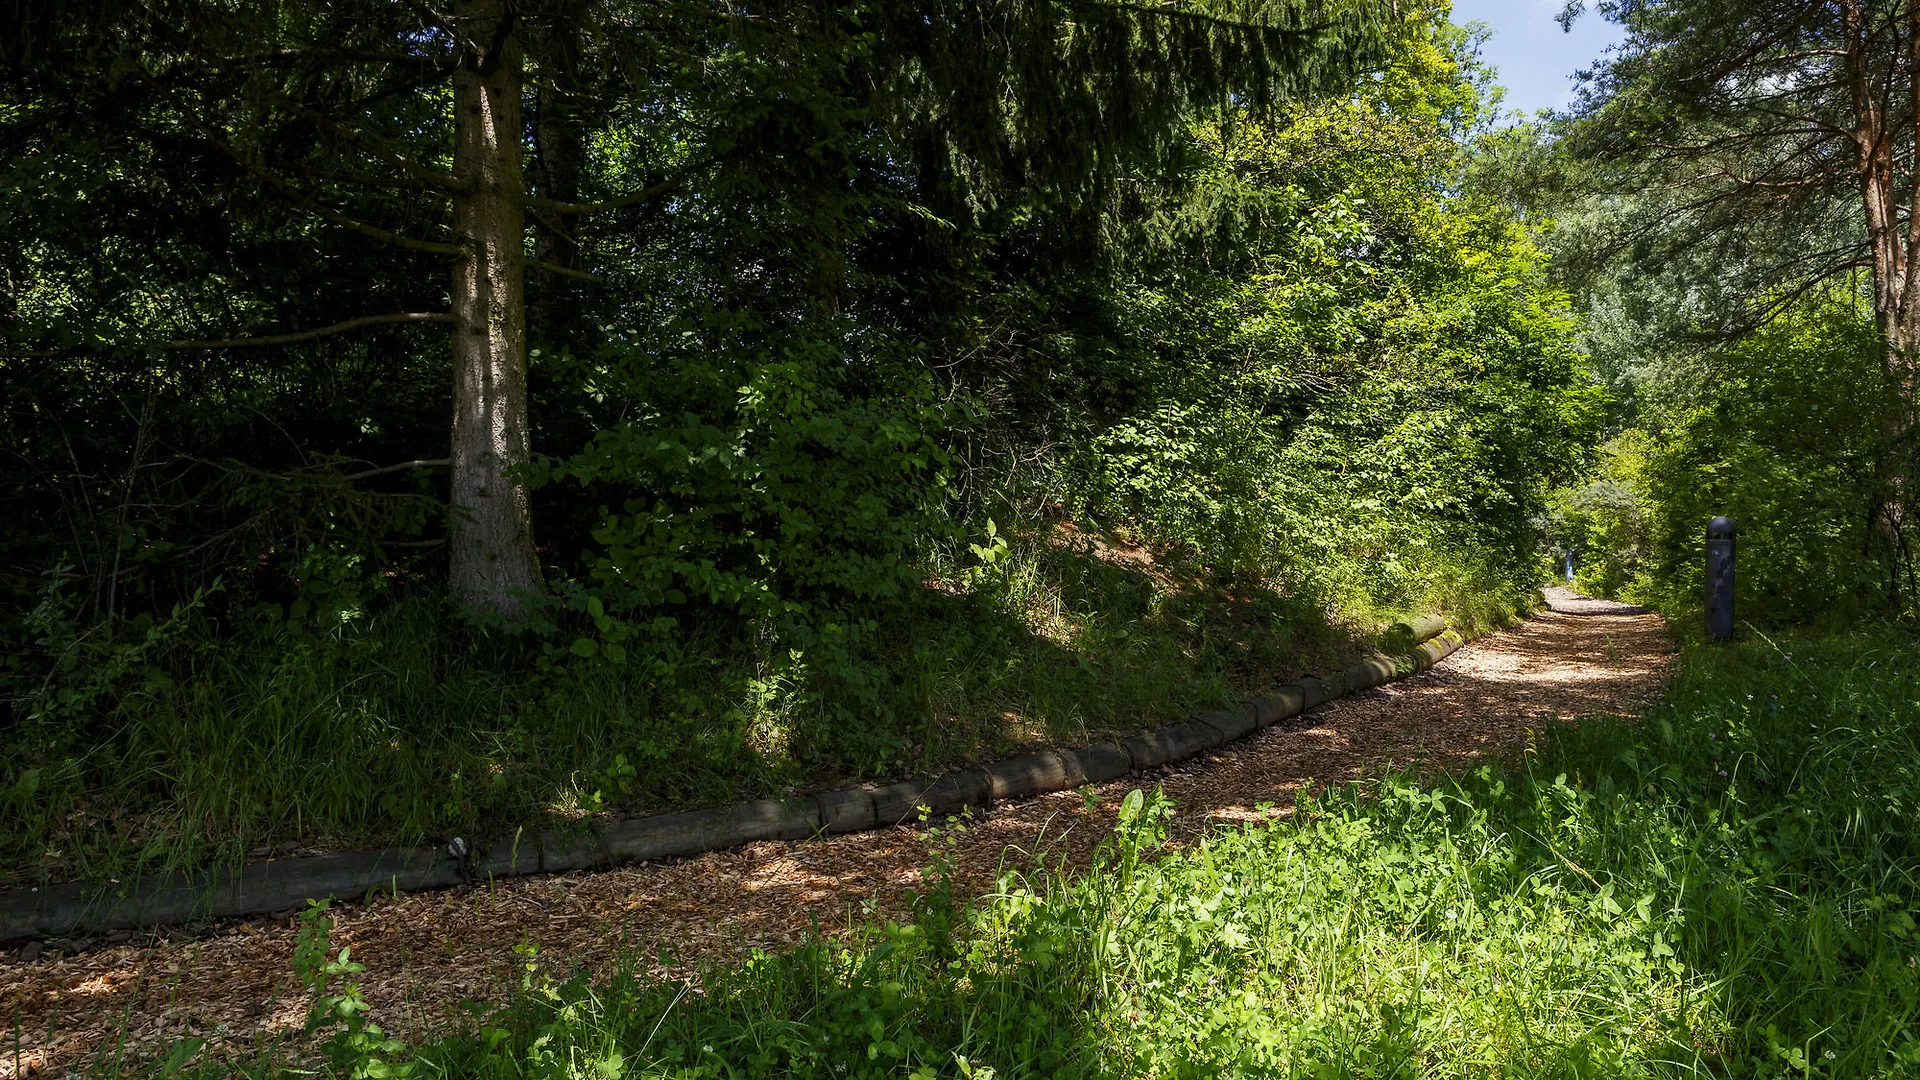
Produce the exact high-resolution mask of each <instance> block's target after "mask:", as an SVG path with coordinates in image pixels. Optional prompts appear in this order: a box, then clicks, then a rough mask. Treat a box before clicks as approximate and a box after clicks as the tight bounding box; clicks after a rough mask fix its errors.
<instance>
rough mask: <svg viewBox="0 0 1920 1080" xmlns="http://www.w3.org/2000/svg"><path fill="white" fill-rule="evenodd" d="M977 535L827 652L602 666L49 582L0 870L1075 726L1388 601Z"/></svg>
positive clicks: (430, 614) (683, 646)
mask: <svg viewBox="0 0 1920 1080" xmlns="http://www.w3.org/2000/svg"><path fill="white" fill-rule="evenodd" d="M981 539H983V540H984V543H980V544H974V545H970V546H971V547H972V549H973V550H972V551H970V552H964V553H961V554H958V555H956V556H953V557H951V558H947V559H945V560H942V561H938V562H937V563H936V565H935V566H933V567H932V568H931V569H930V571H929V574H928V583H927V587H926V588H924V589H923V590H921V591H920V592H919V593H918V594H916V595H915V596H913V597H911V598H909V599H908V600H906V601H903V602H902V603H900V604H897V605H894V606H893V607H891V608H890V609H888V612H887V614H886V619H885V621H884V622H883V623H878V624H876V625H874V626H871V627H868V628H866V629H865V630H864V631H863V632H861V633H859V634H857V635H855V636H853V637H852V638H851V639H850V641H848V642H845V643H842V644H840V645H838V646H835V645H834V644H833V643H831V642H823V643H822V647H821V648H820V649H817V650H812V651H809V650H802V649H798V648H793V647H790V645H789V644H788V643H787V642H785V641H783V640H782V639H781V637H780V635H778V634H777V633H775V632H773V631H772V630H765V631H757V630H755V629H754V628H753V627H750V626H749V627H744V628H743V627H739V626H731V625H722V624H718V623H715V622H713V621H711V620H707V621H702V620H699V619H688V620H687V621H686V622H685V624H684V625H679V624H672V625H669V626H667V627H666V628H664V629H663V630H662V631H661V632H658V633H654V634H652V635H651V636H650V637H648V638H646V639H645V640H643V641H632V642H630V644H631V648H630V650H629V654H628V655H625V656H622V657H620V658H619V660H620V662H617V663H616V662H613V661H611V660H610V659H609V657H608V655H607V652H608V649H606V648H605V647H601V646H596V647H595V648H594V649H592V650H591V652H589V650H588V649H586V648H585V647H584V646H582V645H581V641H582V640H583V639H578V638H574V637H573V635H574V631H573V630H570V629H566V627H567V626H568V625H569V623H568V620H569V619H572V620H573V621H576V622H579V621H584V620H587V619H588V618H590V617H591V615H593V614H597V612H593V611H589V610H585V609H583V611H581V612H579V613H571V614H570V613H567V612H560V613H558V614H557V615H556V616H555V618H554V622H555V624H556V625H555V626H554V627H553V628H552V629H550V631H549V632H548V633H546V634H545V635H541V634H539V633H535V632H532V631H526V630H522V631H520V632H518V633H512V632H509V631H507V630H505V629H502V628H500V627H492V628H488V627H484V626H476V625H470V624H462V623H461V622H460V621H459V620H458V619H456V618H455V617H454V616H453V615H452V614H450V613H449V612H448V610H447V609H446V608H445V607H444V606H443V605H442V604H441V603H440V602H439V601H438V600H437V599H436V598H434V597H431V596H424V597H413V598H387V599H382V598H379V597H371V596H366V595H362V593H361V592H357V591H355V589H354V587H353V586H352V584H351V580H350V579H349V578H347V577H343V576H341V575H334V577H335V578H338V580H332V579H330V578H329V577H328V576H327V575H324V574H318V573H316V574H314V575H312V576H311V577H310V578H309V580H308V586H309V587H308V588H307V590H306V591H305V592H304V593H303V595H302V596H301V597H300V599H299V600H298V601H297V602H296V603H295V604H294V605H293V606H291V607H282V606H279V605H268V604H260V605H255V606H253V607H250V608H247V609H245V610H236V608H235V606H234V605H227V606H225V607H222V606H221V603H220V602H221V600H222V599H223V598H222V597H220V596H219V595H218V594H217V593H211V592H210V593H208V594H203V595H202V596H200V597H196V598H194V600H192V601H190V602H188V603H184V604H182V605H180V606H179V607H178V608H176V609H175V610H174V612H173V614H172V616H171V617H170V618H167V619H160V620H152V619H143V620H141V621H138V622H137V624H135V623H129V624H127V625H124V626H121V627H118V628H117V629H115V630H113V632H108V631H106V630H102V629H101V628H99V627H97V626H92V625H88V624H85V623H84V622H83V621H81V620H80V619H78V618H77V617H75V616H73V615H72V614H71V613H70V612H69V611H68V610H67V608H66V607H64V606H63V603H64V598H63V595H62V594H61V592H60V590H59V589H58V588H57V587H55V588H51V589H50V590H49V592H48V594H47V596H46V597H45V598H43V601H42V603H41V604H40V605H39V607H38V608H37V609H36V610H35V611H34V612H33V614H32V618H31V619H30V620H29V622H30V624H31V625H30V627H29V630H28V632H27V636H28V637H29V638H31V642H32V648H34V649H36V650H38V652H39V653H40V654H42V655H46V656H50V657H54V658H56V660H55V661H54V662H51V663H50V666H49V670H48V671H47V672H46V673H45V674H44V676H43V675H42V674H40V673H39V672H37V671H36V672H31V673H28V674H30V675H31V678H28V677H27V676H25V675H19V673H15V674H16V675H18V677H17V678H16V679H15V681H14V683H13V684H12V685H16V686H17V685H25V686H26V687H27V690H26V691H23V695H24V696H23V699H22V700H21V701H20V702H17V703H16V704H18V706H19V708H18V709H17V710H16V715H17V716H18V718H19V719H18V721H17V722H16V723H14V724H12V725H11V726H8V725H0V885H6V884H24V883H33V882H40V881H46V880H60V879H71V878H92V879H105V878H109V877H124V876H126V875H128V874H130V873H133V872H137V871H139V870H141V869H156V868H162V867H176V866H185V865H206V864H208V863H213V862H229V863H230V862H234V861H238V860H239V859H241V858H244V857H247V856H248V855H253V856H255V857H257V856H259V855H262V854H265V853H267V852H268V851H272V850H281V851H285V850H297V849H300V848H303V847H304V848H310V847H314V846H318V847H322V848H324V847H329V846H332V847H340V846H360V845H370V844H379V843H394V842H398V843H410V842H416V841H419V840H422V839H432V838H441V839H444V838H446V837H448V836H453V835H474V834H475V833H479V834H482V835H485V834H486V833H487V832H488V831H489V830H493V831H502V832H504V831H510V830H511V829H512V828H514V827H516V826H520V825H527V824H537V823H540V822H543V821H545V822H558V823H561V824H563V825H564V824H565V823H566V822H569V821H576V820H578V819H580V818H582V817H585V816H587V815H592V814H597V813H603V812H609V811H612V812H628V813H635V812H649V811H656V810H661V809H678V808H684V807H689V806H697V805H714V804H724V803H728V802H732V801H738V800H742V799H750V798H759V797H765V796H768V795H773V794H779V793H785V792H790V791H794V790H808V789H813V788H818V787H823V786H829V785H833V784H839V783H848V782H854V781H858V780H866V779H881V778H887V777H897V776H900V775H903V774H908V773H915V772H919V773H928V772H933V771H937V770H939V769H942V768H945V767H947V766H950V765H953V764H956V763H960V762H965V761H969V760H978V759H980V758H982V757H986V756H991V755H994V754H1000V753H1006V752H1011V751H1013V750H1016V749H1020V748H1025V747H1031V746H1036V745H1048V744H1051V745H1060V744H1064V743H1087V742H1091V741H1095V740H1098V739H1100V738H1103V737H1113V736H1118V735H1124V734H1130V733H1132V732H1135V731H1138V730H1141V729H1143V728H1145V727H1149V726H1151V725H1153V724H1155V723H1159V722H1162V721H1164V720H1166V719H1168V718H1170V717H1177V716H1180V715H1182V714H1184V713H1187V712H1189V711H1191V710H1194V709H1197V708H1204V707H1208V706H1212V705H1218V704H1224V703H1226V702H1228V701H1230V700H1232V699H1235V698H1238V697H1240V696H1242V695H1245V694H1247V693H1249V692H1252V691H1257V690H1260V689H1264V688H1265V687H1266V686H1268V685H1271V684H1273V683H1274V682H1277V681H1281V680H1284V679H1286V678H1290V677H1292V676H1294V675H1297V674H1299V673H1302V672H1303V671H1312V670H1327V669H1330V668H1333V667H1337V666H1339V665H1340V664H1341V663H1343V662H1345V661H1346V660H1347V659H1350V658H1351V657H1352V656H1353V655H1355V654H1356V653H1357V652H1359V651H1361V650H1363V649H1364V647H1365V644H1366V640H1367V636H1368V635H1367V631H1368V630H1369V628H1370V627H1372V626H1375V625H1378V623H1379V622H1380V621H1382V620H1383V619H1384V618H1385V616H1386V615H1387V614H1389V613H1388V612H1377V613H1376V612H1371V611H1367V610H1365V609H1359V610H1351V609H1349V610H1347V611H1345V613H1344V614H1342V615H1340V616H1339V617H1337V618H1336V617H1333V616H1331V615H1330V614H1329V608H1330V605H1329V604H1328V603H1326V602H1325V601H1324V600H1316V599H1313V598H1311V597H1307V596H1301V595H1291V594H1289V593H1287V592H1285V591H1283V590H1281V589H1278V588H1275V587H1272V586H1261V585H1241V584H1231V583H1221V582H1218V581H1215V580H1211V579H1209V578H1207V577H1206V576H1205V575H1203V574H1200V573H1195V572H1180V571H1177V570H1175V569H1173V568H1170V567H1169V566H1167V565H1165V564H1164V563H1161V562H1157V561H1155V559H1154V558H1153V557H1152V556H1151V555H1149V554H1148V553H1147V552H1146V551H1145V550H1144V549H1138V548H1133V547H1131V546H1129V547H1127V548H1126V549H1125V551H1124V552H1123V554H1124V555H1125V556H1127V557H1124V558H1122V557H1117V556H1116V555H1115V550H1116V549H1114V548H1110V547H1107V546H1106V545H1105V544H1104V543H1102V544H1100V545H1097V548H1096V545H1095V544H1093V543H1092V542H1090V541H1084V542H1080V543H1062V542H1060V541H1059V540H1058V539H1055V538H1050V537H1048V536H1046V535H1036V533H1035V531H1034V530H1031V529H1029V530H1022V531H1021V532H1019V533H1018V534H1015V535H1013V536H1012V537H1011V543H1009V539H1010V538H1009V536H1005V535H999V534H998V533H994V534H990V535H988V536H986V537H983V538H981ZM1109 539H1111V538H1109ZM1113 543H1115V544H1118V543H1120V541H1118V540H1113ZM55 584H56V586H57V584H58V583H57V582H56V583H55ZM1458 591H1460V592H1461V593H1462V594H1465V593H1466V591H1467V590H1466V589H1464V588H1463V589H1460V590H1458ZM309 594H310V595H309ZM591 603H592V601H588V602H587V606H590V605H591ZM669 623H671V620H669ZM570 638H572V639H573V647H571V648H570V647H569V639H570ZM605 639H606V635H602V636H601V640H602V641H603V643H604V640H605ZM0 674H5V672H4V671H0Z"/></svg>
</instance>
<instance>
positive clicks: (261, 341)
mask: <svg viewBox="0 0 1920 1080" xmlns="http://www.w3.org/2000/svg"><path fill="white" fill-rule="evenodd" d="M452 321H453V314H452V313H451V312H446V311H400V312H395V313H393V314H391V315H362V316H360V317H359V318H357V319H348V320H347V321H346V322H337V323H334V324H333V325H331V326H321V327H316V328H314V329H312V330H300V331H296V332H294V333H291V334H269V335H267V336H265V337H246V338H215V339H207V340H203V341H169V342H166V343H165V344H163V345H161V346H160V348H162V349H242V348H254V347H258V346H263V345H293V344H296V343H298V342H302V341H312V340H313V339H314V338H320V337H328V336H330V335H333V334H344V333H346V332H347V331H349V330H358V329H360V328H362V327H367V326H390V325H393V324H395V323H427V322H435V323H450V322H452ZM348 479H352V477H348Z"/></svg>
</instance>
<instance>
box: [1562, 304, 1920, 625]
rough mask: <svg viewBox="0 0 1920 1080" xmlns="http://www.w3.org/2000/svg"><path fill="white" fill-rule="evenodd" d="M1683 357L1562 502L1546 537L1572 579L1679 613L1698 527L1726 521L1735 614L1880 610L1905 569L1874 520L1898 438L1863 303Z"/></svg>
mask: <svg viewBox="0 0 1920 1080" xmlns="http://www.w3.org/2000/svg"><path fill="white" fill-rule="evenodd" d="M1693 362H1694V363H1695V364H1697V365H1698V366H1697V370H1695V371H1693V372H1691V373H1689V374H1687V375H1685V376H1684V377H1683V378H1675V379H1673V380H1672V381H1670V382H1669V383H1668V384H1667V385H1666V386H1664V387H1654V386H1647V393H1645V394H1644V395H1643V398H1642V401H1641V404H1640V409H1639V416H1638V418H1637V423H1636V426H1635V427H1633V428H1629V429H1628V430H1627V431H1625V432H1623V433H1622V434H1621V435H1620V436H1618V437H1616V438H1615V439H1614V440H1613V442H1612V443H1610V444H1609V448H1608V452H1607V454H1606V455H1605V457H1604V464H1603V466H1602V469H1601V472H1600V475H1599V476H1598V477H1597V478H1596V479H1595V480H1593V481H1591V482H1590V483H1589V484H1588V485H1587V486H1586V487H1584V488H1579V489H1575V490H1573V491H1571V492H1569V493H1567V494H1565V495H1564V496H1562V498H1561V499H1560V501H1559V504H1558V510H1557V513H1558V518H1557V523H1556V525H1555V528H1556V529H1557V530H1558V531H1559V537H1558V540H1557V542H1558V543H1560V544H1562V545H1566V544H1570V545H1572V546H1574V547H1575V548H1576V549H1577V552H1578V554H1577V555H1576V562H1577V564H1578V565H1579V566H1581V568H1582V577H1581V583H1582V584H1583V585H1584V586H1589V587H1592V588H1595V589H1598V590H1600V591H1601V594H1602V595H1620V596H1625V597H1629V598H1635V599H1643V600H1646V601H1649V602H1652V603H1656V604H1659V605H1660V606H1662V608H1663V609H1666V610H1670V611H1673V612H1675V613H1676V614H1678V613H1682V612H1685V611H1688V610H1691V609H1693V608H1695V607H1697V606H1698V605H1699V604H1700V602H1701V601H1700V589H1701V584H1700V581H1701V578H1700V574H1701V572H1702V570H1701V566H1702V560H1703V558H1704V556H1703V554H1702V552H1703V546H1702V545H1703V542H1704V539H1705V532H1706V523H1707V522H1708V521H1709V520H1711V519H1712V518H1713V517H1715V516H1718V515H1722V514H1724V515H1727V516H1729V517H1731V518H1733V519H1734V523H1735V525H1736V526H1737V528H1738V530H1739V549H1738V573H1737V583H1738V598H1737V606H1736V611H1737V612H1738V613H1739V617H1740V618H1741V619H1742V620H1745V621H1750V622H1753V623H1755V624H1757V625H1762V626H1768V625H1781V624H1786V623H1806V622H1810V621H1819V620H1822V619H1834V620H1843V619H1846V618H1848V617H1852V616H1857V615H1859V614H1862V613H1870V612H1874V611H1885V610H1888V608H1889V603H1890V600H1892V599H1894V598H1897V596H1898V595H1899V593H1900V592H1902V591H1904V590H1905V589H1906V587H1907V581H1906V579H1907V576H1908V575H1909V574H1910V573H1911V570H1910V569H1909V562H1908V556H1907V555H1906V553H1905V552H1904V550H1902V549H1901V548H1899V547H1896V546H1894V545H1895V543H1896V542H1897V541H1898V537H1899V530H1898V529H1895V528H1891V527H1890V522H1889V520H1888V518H1887V517H1886V507H1887V501H1886V500H1887V498H1888V493H1889V491H1890V489H1891V488H1890V477H1891V474H1892V472H1893V470H1895V469H1896V468H1898V467H1899V462H1900V461H1901V460H1902V444H1901V443H1900V442H1899V441H1898V439H1897V437H1895V436H1892V435H1890V431H1891V430H1895V429H1896V426H1895V425H1893V424H1891V423H1890V422H1889V421H1890V419H1891V416H1890V414H1889V409H1893V408H1897V405H1895V404H1894V402H1896V401H1897V400H1898V399H1897V395H1894V394H1892V393H1891V392H1890V390H1889V388H1888V386H1887V378H1886V376H1885V375H1884V374H1883V367H1882V364H1881V353H1880V344H1879V338H1878V335H1877V333H1876V332H1875V330H1874V327H1873V323H1872V321H1871V318H1870V316H1869V314H1868V313H1867V312H1866V311H1865V310H1863V306H1862V305H1861V304H1860V303H1859V302H1858V301H1857V300H1856V299H1855V297H1854V296H1853V295H1852V293H1851V292H1850V291H1848V290H1844V289H1838V290H1833V291H1831V292H1827V293H1823V294H1820V295H1818V296H1816V297H1814V298H1812V299H1810V300H1807V301H1803V302H1802V303H1800V304H1798V305H1796V306H1794V307H1793V308H1791V309H1789V310H1788V311H1787V312H1785V313H1784V314H1783V315H1782V316H1781V317H1780V318H1778V319H1777V320H1775V321H1774V322H1773V323H1771V324H1769V325H1768V326H1766V327H1763V328H1761V329H1759V330H1757V331H1756V332H1754V333H1753V334H1752V335H1750V336H1749V337H1746V338H1744V339H1741V340H1740V341H1737V342H1735V343H1732V344H1728V345H1724V346H1721V347H1719V348H1716V349H1713V350H1711V351H1709V352H1706V353H1705V354H1704V355H1702V356H1700V357H1698V358H1697V359H1695V360H1694V361H1693ZM1642 385H1643V386H1646V385H1647V384H1645V383H1643V384H1642Z"/></svg>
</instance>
